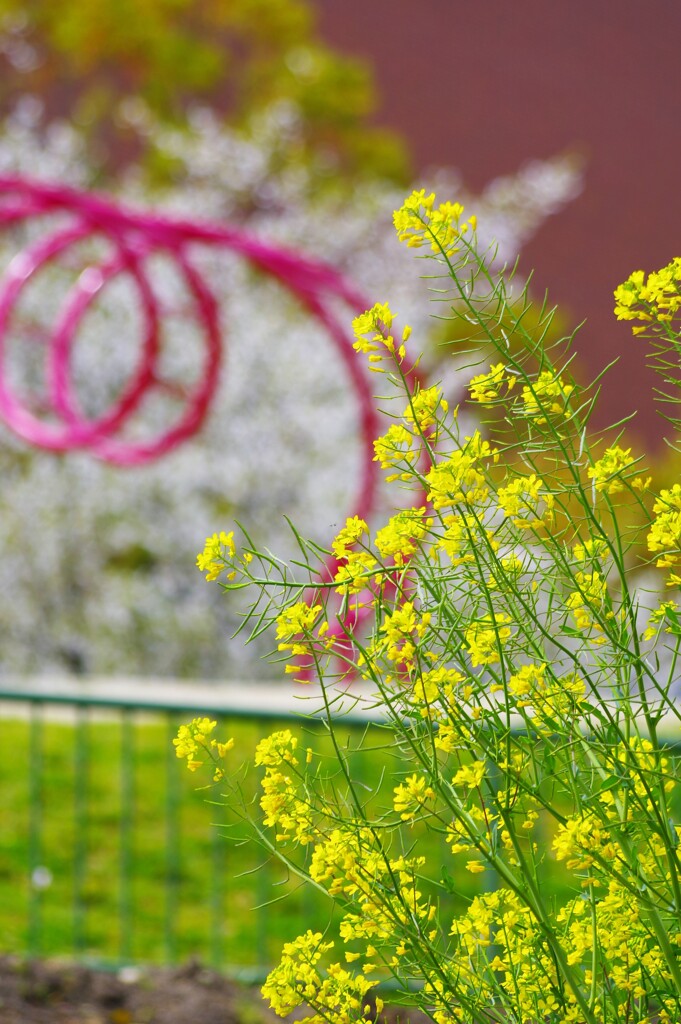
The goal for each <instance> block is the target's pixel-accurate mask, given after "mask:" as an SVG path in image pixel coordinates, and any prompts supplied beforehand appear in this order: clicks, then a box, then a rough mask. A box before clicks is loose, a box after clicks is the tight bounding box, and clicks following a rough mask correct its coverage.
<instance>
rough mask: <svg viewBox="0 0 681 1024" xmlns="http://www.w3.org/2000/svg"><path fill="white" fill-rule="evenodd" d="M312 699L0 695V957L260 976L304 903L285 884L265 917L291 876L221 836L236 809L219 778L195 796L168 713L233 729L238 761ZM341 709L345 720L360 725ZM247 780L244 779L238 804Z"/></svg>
mask: <svg viewBox="0 0 681 1024" xmlns="http://www.w3.org/2000/svg"><path fill="white" fill-rule="evenodd" d="M301 689H302V688H301ZM305 695H306V696H308V695H309V690H308V689H307V688H306V689H305ZM317 696H318V694H316V693H315V691H313V692H312V695H311V697H310V696H308V699H307V700H305V702H304V703H303V702H301V701H300V700H299V699H297V698H295V697H293V698H292V697H291V695H290V693H288V692H287V691H286V689H285V688H284V687H282V686H281V684H279V685H276V686H273V685H267V684H262V683H243V684H230V685H228V686H217V685H213V686H211V685H200V684H197V685H192V684H187V685H181V684H173V683H170V684H167V683H162V682H160V681H159V682H153V681H152V682H149V681H144V682H142V681H137V682H136V681H129V680H128V681H123V680H118V681H116V680H114V681H112V680H104V679H102V680H91V681H89V682H87V683H84V684H74V683H66V682H64V681H56V682H55V681H47V682H32V683H26V682H22V683H19V682H18V681H17V682H16V683H15V684H14V685H13V686H12V688H9V687H7V686H6V687H4V688H2V689H0V744H1V745H2V749H3V750H4V751H5V752H6V756H5V757H3V758H2V759H1V760H2V761H3V762H4V767H0V808H1V810H0V817H1V818H2V823H1V827H0V951H12V952H19V953H23V954H26V955H51V954H65V953H69V954H71V955H75V956H76V957H78V958H80V959H86V960H93V961H108V962H111V963H113V964H122V963H131V962H135V961H164V962H170V963H173V962H176V961H178V960H181V959H185V958H187V957H188V956H196V957H199V958H200V959H201V960H203V961H204V962H206V961H207V962H210V963H212V964H213V965H215V966H216V967H220V968H221V969H223V970H226V971H228V972H229V973H231V974H233V975H235V976H244V977H250V976H260V975H262V973H263V972H264V971H265V970H266V969H267V967H268V965H271V963H272V962H273V960H274V958H275V956H276V952H277V949H278V948H279V947H280V945H281V941H283V940H284V939H285V938H287V937H290V935H291V934H292V933H293V930H294V929H295V928H296V927H297V924H298V923H299V922H295V921H293V920H292V917H299V916H300V917H302V916H303V915H304V913H305V912H309V910H310V909H311V907H310V906H309V900H310V898H313V897H311V894H309V893H307V892H306V891H304V890H300V891H299V892H298V893H295V892H294V893H293V895H292V898H291V899H290V900H287V901H286V902H285V903H283V902H281V903H278V908H280V909H283V908H284V906H285V907H286V908H287V909H286V915H287V916H286V918H282V917H281V915H280V913H279V912H278V913H277V914H276V915H275V914H270V913H268V906H269V904H270V903H272V901H273V900H278V898H279V896H280V895H282V894H283V893H284V892H285V891H289V890H290V889H292V888H293V886H292V884H291V883H290V881H287V880H286V879H285V878H283V877H282V875H281V870H280V869H279V868H278V867H277V865H276V864H275V863H273V862H272V861H271V860H270V859H268V858H267V857H266V856H265V854H264V853H263V852H262V850H259V849H258V848H257V847H256V846H255V845H254V844H250V845H246V846H244V845H238V844H234V843H228V842H226V841H225V837H224V833H225V831H233V830H234V829H237V831H238V828H239V814H238V808H236V807H233V806H228V805H227V804H226V803H225V801H224V800H223V799H221V797H220V789H219V787H218V789H217V790H216V793H215V795H213V794H212V793H208V794H202V793H196V792H194V790H195V788H196V787H197V786H200V785H201V784H202V783H205V779H201V778H200V777H199V776H196V775H190V774H189V773H188V772H187V771H186V770H184V765H183V764H182V763H180V762H179V761H178V760H177V758H176V757H175V756H174V748H173V746H172V742H171V741H172V738H173V737H174V735H175V734H176V732H177V728H178V725H179V724H180V723H181V722H183V721H186V720H187V719H188V718H189V717H193V716H194V715H203V714H206V715H210V716H211V717H212V718H215V719H217V721H218V728H219V730H220V732H221V733H222V734H223V735H225V736H227V735H231V734H232V733H237V734H238V736H239V739H240V742H241V743H243V744H244V745H245V747H246V748H247V749H246V750H245V751H244V752H243V757H242V760H246V759H247V758H248V757H249V756H250V755H251V754H252V751H253V748H254V746H255V743H256V742H257V740H258V739H259V738H260V737H261V736H262V735H264V734H265V733H266V732H268V731H270V730H271V729H272V728H273V727H275V726H276V723H277V722H281V723H282V724H287V725H288V726H290V725H291V722H292V720H295V721H296V722H297V723H298V724H300V714H301V713H302V712H305V714H306V716H307V715H308V714H309V713H310V709H311V708H318V707H319V702H316V703H315V698H316V697H317ZM311 702H312V703H311ZM353 703H354V702H352V701H351V702H350V704H349V706H348V708H347V709H346V711H347V723H348V728H353V727H354V728H358V727H364V726H366V723H367V721H369V720H370V719H371V718H372V717H374V718H375V715H374V714H373V713H371V712H368V711H365V710H362V709H361V707H354V708H353V706H352V705H353ZM312 717H313V718H314V716H312ZM306 728H311V729H314V728H315V726H314V722H312V723H308V725H307V726H306ZM318 728H321V723H320V724H319V726H318ZM238 760H239V758H238V754H237V757H236V762H235V763H238ZM253 785H254V783H253V781H252V780H250V781H249V779H248V778H244V780H243V783H242V788H243V798H244V800H245V801H246V802H247V803H248V802H249V801H251V802H252V801H254V799H255V791H254V790H252V789H249V788H248V787H249V786H251V787H252V786H253ZM206 796H208V797H209V798H210V799H211V801H212V802H211V803H210V804H209V803H207V801H206V799H205V797H206ZM235 875H238V876H239V878H238V881H236V882H235V881H234V876H235ZM326 912H327V913H328V909H327V911H326ZM276 922H279V924H278V926H277V924H276Z"/></svg>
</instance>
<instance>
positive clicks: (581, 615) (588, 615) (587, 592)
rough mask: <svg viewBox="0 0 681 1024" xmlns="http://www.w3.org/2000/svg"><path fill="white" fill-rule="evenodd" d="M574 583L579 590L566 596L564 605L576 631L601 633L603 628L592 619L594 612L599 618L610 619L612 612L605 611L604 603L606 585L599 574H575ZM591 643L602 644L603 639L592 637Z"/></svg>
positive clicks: (601, 637)
mask: <svg viewBox="0 0 681 1024" xmlns="http://www.w3.org/2000/svg"><path fill="white" fill-rule="evenodd" d="M575 582H576V583H577V586H578V587H579V590H573V591H572V593H571V594H569V595H568V598H567V601H566V605H567V607H568V608H569V609H570V611H571V612H572V614H573V616H574V619H575V624H576V626H577V629H579V630H581V631H582V632H585V633H586V632H589V631H590V630H595V631H596V633H602V632H603V626H602V625H601V623H600V622H598V621H597V619H596V618H594V612H596V613H597V614H598V615H599V616H600V617H601V618H612V612H610V611H608V610H606V607H605V602H606V598H607V594H608V585H607V583H606V581H605V579H604V578H603V576H602V575H601V573H599V572H577V573H576V574H575ZM592 642H593V643H604V642H605V637H603V636H596V637H592Z"/></svg>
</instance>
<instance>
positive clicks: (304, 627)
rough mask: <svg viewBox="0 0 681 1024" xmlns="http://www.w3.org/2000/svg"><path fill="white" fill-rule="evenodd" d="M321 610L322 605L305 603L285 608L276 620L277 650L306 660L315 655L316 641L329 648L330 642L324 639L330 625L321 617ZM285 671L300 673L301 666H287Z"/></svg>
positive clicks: (297, 602) (300, 602)
mask: <svg viewBox="0 0 681 1024" xmlns="http://www.w3.org/2000/svg"><path fill="white" fill-rule="evenodd" d="M321 610H322V606H321V605H320V604H315V605H309V604H307V603H306V602H305V601H296V603H295V604H292V605H289V607H288V608H284V609H283V610H282V611H281V612H280V613H279V615H278V616H277V620H276V623H277V640H279V644H278V645H277V650H279V651H289V652H290V654H291V656H292V657H294V658H301V657H303V658H304V657H309V656H310V655H312V654H313V653H314V651H315V649H316V646H317V645H316V641H322V646H323V647H324V648H327V647H328V645H329V640H328V638H327V639H324V638H326V634H327V633H328V630H329V623H328V621H327V620H326V619H325V618H323V617H322V616H320V613H321ZM315 626H316V627H317V628H316V632H314V629H315ZM285 671H286V672H288V673H294V672H299V671H300V666H299V665H296V664H290V665H287V666H286V669H285Z"/></svg>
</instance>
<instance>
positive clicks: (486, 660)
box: [464, 614, 511, 668]
mask: <svg viewBox="0 0 681 1024" xmlns="http://www.w3.org/2000/svg"><path fill="white" fill-rule="evenodd" d="M510 621H511V619H510V616H508V615H503V614H498V615H494V616H491V615H486V616H485V617H484V618H482V619H478V620H477V621H475V622H471V623H470V625H468V626H467V627H466V629H465V630H464V638H465V641H466V643H467V644H468V653H469V655H470V658H471V662H472V664H473V667H474V668H476V667H477V666H479V665H495V664H498V663H499V662H500V661H501V653H500V650H501V648H502V647H503V645H504V643H505V642H506V641H507V640H508V638H509V637H510V635H511V630H510V629H509V627H508V625H507V623H509V622H510Z"/></svg>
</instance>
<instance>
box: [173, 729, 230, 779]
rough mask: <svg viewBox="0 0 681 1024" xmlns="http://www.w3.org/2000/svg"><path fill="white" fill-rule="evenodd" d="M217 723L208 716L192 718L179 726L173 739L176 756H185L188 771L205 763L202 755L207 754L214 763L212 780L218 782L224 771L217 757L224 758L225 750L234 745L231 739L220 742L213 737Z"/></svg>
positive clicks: (192, 770)
mask: <svg viewBox="0 0 681 1024" xmlns="http://www.w3.org/2000/svg"><path fill="white" fill-rule="evenodd" d="M217 724H218V723H217V722H212V721H211V720H210V718H194V719H192V721H191V722H188V723H187V724H186V725H181V726H180V728H179V729H178V732H177V736H176V737H175V739H174V740H173V746H174V747H175V753H176V755H177V757H179V758H183V759H185V758H186V761H187V768H188V769H189V771H190V772H195V771H197V770H198V769H199V768H201V767H202V766H203V764H204V763H205V762H204V760H203V757H204V755H206V754H207V755H208V757H209V758H210V759H211V760H212V761H213V764H214V772H213V781H214V782H219V781H220V780H221V779H222V778H224V771H223V769H222V767H221V766H220V765H219V763H218V761H217V759H218V758H224V757H225V755H226V754H227V751H228V750H231V749H232V747H233V746H234V740H233V739H229V740H227V742H226V743H221V742H220V741H219V740H216V739H215V738H214V737H213V735H212V734H213V732H214V730H215V728H216V726H217Z"/></svg>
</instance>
